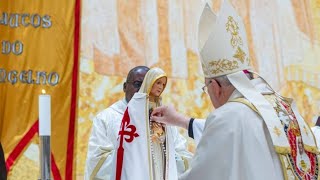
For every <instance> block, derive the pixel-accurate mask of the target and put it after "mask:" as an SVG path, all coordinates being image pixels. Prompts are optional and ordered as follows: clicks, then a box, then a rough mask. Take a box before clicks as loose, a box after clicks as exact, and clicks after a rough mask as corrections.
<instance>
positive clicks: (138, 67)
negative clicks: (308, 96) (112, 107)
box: [126, 66, 150, 82]
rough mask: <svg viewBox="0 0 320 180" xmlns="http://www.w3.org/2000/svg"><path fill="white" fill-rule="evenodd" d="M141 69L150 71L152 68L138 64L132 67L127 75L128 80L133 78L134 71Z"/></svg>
mask: <svg viewBox="0 0 320 180" xmlns="http://www.w3.org/2000/svg"><path fill="white" fill-rule="evenodd" d="M140 69H143V70H145V71H149V69H150V68H148V67H147V66H136V67H134V68H132V69H131V70H130V71H129V73H128V75H127V79H126V82H127V81H129V80H130V79H131V78H132V75H133V73H134V72H136V71H138V70H140Z"/></svg>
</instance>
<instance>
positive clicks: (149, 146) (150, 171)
mask: <svg viewBox="0 0 320 180" xmlns="http://www.w3.org/2000/svg"><path fill="white" fill-rule="evenodd" d="M145 115H146V119H145V120H146V122H147V123H146V125H147V126H146V132H147V143H148V162H149V176H150V180H153V166H152V162H151V152H150V149H151V144H150V129H149V127H150V121H149V96H148V95H146V106H145Z"/></svg>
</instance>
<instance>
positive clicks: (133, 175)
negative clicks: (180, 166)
mask: <svg viewBox="0 0 320 180" xmlns="http://www.w3.org/2000/svg"><path fill="white" fill-rule="evenodd" d="M142 107H144V108H142ZM165 138H166V141H165V151H164V149H163V148H162V147H161V146H160V145H159V144H155V143H153V144H151V143H152V141H151V139H150V123H149V110H148V100H147V96H146V94H145V93H135V95H134V96H133V98H132V99H131V100H130V102H129V103H128V106H127V109H126V111H125V113H124V117H123V119H122V123H121V127H120V131H119V136H118V145H117V147H116V148H117V149H116V156H114V158H115V159H114V161H113V162H115V163H114V172H115V174H113V176H112V179H116V180H120V179H121V180H130V179H132V180H135V179H139V180H162V179H166V180H177V179H178V172H177V164H176V160H175V142H174V138H173V135H172V130H171V128H170V127H166V137H165Z"/></svg>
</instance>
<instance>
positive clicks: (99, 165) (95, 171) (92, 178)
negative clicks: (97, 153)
mask: <svg viewBox="0 0 320 180" xmlns="http://www.w3.org/2000/svg"><path fill="white" fill-rule="evenodd" d="M103 151H105V153H103V154H102V157H101V158H100V159H99V161H98V163H97V165H96V167H94V169H93V171H92V173H91V175H90V180H94V179H95V176H96V175H97V174H98V171H99V170H100V168H101V167H102V165H103V163H104V162H105V161H106V159H107V157H108V156H109V155H110V154H111V151H112V150H103Z"/></svg>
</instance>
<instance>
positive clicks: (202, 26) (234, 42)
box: [198, 0, 291, 154]
mask: <svg viewBox="0 0 320 180" xmlns="http://www.w3.org/2000/svg"><path fill="white" fill-rule="evenodd" d="M198 37H199V52H200V56H201V58H200V59H201V64H202V69H203V73H204V75H205V77H206V78H215V77H219V76H223V75H226V76H227V77H228V79H229V80H230V82H231V83H232V85H233V86H234V87H235V88H236V89H237V90H238V91H239V92H240V93H241V94H243V95H244V97H245V98H246V99H248V100H249V101H250V102H251V103H252V104H253V105H254V106H255V107H256V108H257V110H258V111H259V113H260V115H261V116H262V118H263V119H264V121H265V123H266V125H267V127H268V129H269V132H270V135H271V139H272V142H273V145H274V147H275V150H276V152H278V153H281V154H286V153H290V152H291V151H290V145H289V142H288V139H287V137H286V133H285V132H284V128H283V126H282V124H281V121H280V120H279V118H278V116H277V114H276V112H275V110H274V109H273V107H272V105H271V104H270V103H269V102H268V101H267V100H266V99H265V98H264V97H263V96H262V94H260V93H259V92H258V91H257V90H256V89H255V87H254V86H253V85H252V84H251V82H250V80H249V79H248V78H247V76H246V75H245V74H244V72H243V70H249V71H250V70H251V69H252V68H251V67H250V62H249V48H248V42H247V36H246V31H245V27H244V24H243V21H242V19H241V17H240V16H239V15H238V14H237V12H236V11H235V9H234V8H233V7H232V6H231V5H230V4H229V2H228V1H227V0H225V1H224V2H223V4H222V8H221V10H220V12H219V14H218V15H216V14H214V12H213V11H212V9H211V8H210V6H209V5H208V4H206V5H205V7H204V9H203V12H202V14H201V17H200V21H199V32H198Z"/></svg>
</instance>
